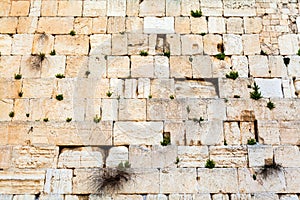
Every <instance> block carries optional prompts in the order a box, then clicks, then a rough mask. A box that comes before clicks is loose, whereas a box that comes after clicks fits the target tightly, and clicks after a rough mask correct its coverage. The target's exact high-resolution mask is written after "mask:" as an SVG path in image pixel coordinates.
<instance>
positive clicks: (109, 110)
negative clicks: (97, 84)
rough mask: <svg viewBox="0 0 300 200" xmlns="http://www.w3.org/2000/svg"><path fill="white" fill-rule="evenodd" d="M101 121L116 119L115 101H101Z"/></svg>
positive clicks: (116, 107) (116, 108)
mask: <svg viewBox="0 0 300 200" xmlns="http://www.w3.org/2000/svg"><path fill="white" fill-rule="evenodd" d="M102 119H103V120H117V119H118V101H117V100H116V99H103V100H102Z"/></svg>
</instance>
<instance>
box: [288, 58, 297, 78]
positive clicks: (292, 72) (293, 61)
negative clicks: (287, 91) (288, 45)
mask: <svg viewBox="0 0 300 200" xmlns="http://www.w3.org/2000/svg"><path fill="white" fill-rule="evenodd" d="M289 58H290V63H289V65H288V67H287V70H288V75H289V76H295V77H299V76H300V72H299V70H298V68H297V67H298V66H299V62H300V57H299V56H291V57H289Z"/></svg>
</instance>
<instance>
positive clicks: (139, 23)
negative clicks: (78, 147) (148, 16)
mask: <svg viewBox="0 0 300 200" xmlns="http://www.w3.org/2000/svg"><path fill="white" fill-rule="evenodd" d="M134 1H135V0H134ZM143 27H144V21H143V19H142V18H139V17H126V33H143Z"/></svg>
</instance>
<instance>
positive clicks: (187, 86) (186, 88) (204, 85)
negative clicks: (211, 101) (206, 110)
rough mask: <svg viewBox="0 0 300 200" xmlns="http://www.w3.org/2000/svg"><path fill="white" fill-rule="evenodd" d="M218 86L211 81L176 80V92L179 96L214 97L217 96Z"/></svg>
mask: <svg viewBox="0 0 300 200" xmlns="http://www.w3.org/2000/svg"><path fill="white" fill-rule="evenodd" d="M216 92H217V91H216V87H215V85H214V84H213V83H212V82H209V81H192V80H191V81H176V83H175V94H176V96H177V97H178V98H186V97H190V98H192V97H201V98H214V97H217V96H218V94H216Z"/></svg>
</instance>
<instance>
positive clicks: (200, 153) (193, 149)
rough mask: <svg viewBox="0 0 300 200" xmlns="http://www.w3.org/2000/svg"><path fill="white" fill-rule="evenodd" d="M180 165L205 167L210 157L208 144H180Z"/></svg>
mask: <svg viewBox="0 0 300 200" xmlns="http://www.w3.org/2000/svg"><path fill="white" fill-rule="evenodd" d="M178 159H179V163H178V164H177V165H178V166H179V167H182V168H186V167H190V168H191V167H204V166H205V163H206V160H207V159H208V148H207V146H201V147H200V146H199V147H198V146H178Z"/></svg>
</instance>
